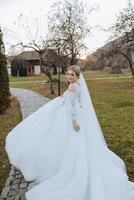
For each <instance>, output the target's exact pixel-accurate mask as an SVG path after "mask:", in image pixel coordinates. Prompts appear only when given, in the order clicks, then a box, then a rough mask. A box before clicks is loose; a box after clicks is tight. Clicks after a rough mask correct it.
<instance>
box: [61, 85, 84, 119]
mask: <svg viewBox="0 0 134 200" xmlns="http://www.w3.org/2000/svg"><path fill="white" fill-rule="evenodd" d="M61 97H62V98H63V99H64V102H65V104H66V105H67V106H68V110H69V112H70V113H71V117H72V120H76V119H77V116H78V114H79V112H80V108H81V107H82V105H81V97H80V85H79V82H77V83H71V84H70V85H69V87H68V89H67V90H66V91H65V92H64V93H63V95H62V96H61Z"/></svg>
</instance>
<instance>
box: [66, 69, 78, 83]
mask: <svg viewBox="0 0 134 200" xmlns="http://www.w3.org/2000/svg"><path fill="white" fill-rule="evenodd" d="M66 77H67V80H68V81H69V82H70V83H73V82H75V81H77V80H78V76H77V75H76V73H75V72H74V71H73V70H68V71H67V72H66Z"/></svg>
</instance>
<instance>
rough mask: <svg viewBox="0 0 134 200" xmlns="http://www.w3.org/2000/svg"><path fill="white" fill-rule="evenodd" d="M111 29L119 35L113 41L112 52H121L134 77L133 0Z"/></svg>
mask: <svg viewBox="0 0 134 200" xmlns="http://www.w3.org/2000/svg"><path fill="white" fill-rule="evenodd" d="M111 29H112V31H113V33H114V36H115V37H116V38H117V37H119V39H118V40H114V41H113V42H112V49H111V54H112V55H114V54H120V55H122V56H124V57H125V58H126V59H127V61H128V63H129V66H130V70H131V73H132V76H133V78H134V4H133V3H132V1H131V0H128V3H127V6H126V8H124V9H123V10H122V11H121V12H120V13H119V15H118V16H117V19H116V22H115V23H114V24H113V26H112V27H111Z"/></svg>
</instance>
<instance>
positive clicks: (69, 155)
mask: <svg viewBox="0 0 134 200" xmlns="http://www.w3.org/2000/svg"><path fill="white" fill-rule="evenodd" d="M85 121H86V119H83V117H82V116H81V115H80V114H79V116H78V123H79V125H80V130H79V131H78V132H75V130H74V129H73V127H72V122H71V117H70V113H69V111H68V108H67V106H66V104H65V102H64V101H63V99H62V98H61V97H57V98H55V99H53V100H51V101H50V102H48V103H47V104H45V105H44V106H42V107H41V108H40V109H38V110H37V111H35V112H34V113H33V114H31V115H30V116H29V117H27V118H26V119H25V120H23V121H22V122H21V123H19V124H18V125H17V126H16V127H15V128H14V129H13V130H12V131H11V132H10V133H9V134H8V136H7V138H6V151H7V153H8V157H9V160H10V163H11V164H12V165H14V166H15V167H17V168H18V169H20V170H21V172H22V173H23V175H24V178H25V179H26V180H27V181H32V180H33V181H35V182H36V185H35V186H34V187H33V188H32V189H30V190H29V191H27V192H26V198H27V200H134V183H133V182H130V181H129V180H128V176H127V172H126V166H125V163H124V162H123V160H122V159H121V158H119V157H118V156H117V155H116V154H115V153H113V152H112V151H111V150H110V149H108V147H107V145H106V144H105V143H104V145H103V146H104V147H103V148H102V149H98V147H97V145H98V143H99V140H98V141H97V140H95V139H94V138H92V137H91V139H90V140H87V137H86V135H85V131H86V130H85V125H84V124H85ZM94 126H95V124H91V125H90V126H89V127H91V128H90V129H89V134H91V133H92V134H93V132H94Z"/></svg>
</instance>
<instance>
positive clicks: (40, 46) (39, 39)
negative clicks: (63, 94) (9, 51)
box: [13, 14, 54, 94]
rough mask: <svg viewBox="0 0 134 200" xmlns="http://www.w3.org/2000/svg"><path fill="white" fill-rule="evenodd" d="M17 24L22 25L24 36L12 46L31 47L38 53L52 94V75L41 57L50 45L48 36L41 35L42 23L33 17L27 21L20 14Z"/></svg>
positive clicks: (41, 67) (42, 70)
mask: <svg viewBox="0 0 134 200" xmlns="http://www.w3.org/2000/svg"><path fill="white" fill-rule="evenodd" d="M18 24H20V26H21V27H22V29H23V33H25V35H26V37H25V40H24V41H23V39H19V42H17V44H15V45H13V47H15V46H21V47H23V48H24V49H32V50H34V51H36V52H37V53H38V55H39V62H40V69H41V72H42V73H44V74H46V75H47V76H48V79H49V84H50V93H51V94H54V90H53V85H52V75H51V72H50V70H49V68H47V67H45V62H44V59H43V54H45V53H46V52H47V51H48V49H49V48H50V46H49V43H48V39H47V37H48V36H47V35H43V33H42V31H41V30H42V28H43V25H42V24H41V23H40V18H38V17H33V18H32V19H31V21H30V23H29V21H28V20H27V18H25V17H24V16H23V15H22V14H20V16H19V18H18ZM32 25H33V26H32ZM33 28H34V29H33ZM40 29H41V30H40ZM26 39H27V40H26Z"/></svg>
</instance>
